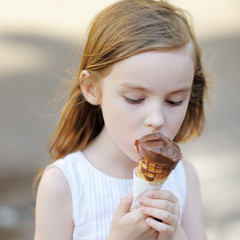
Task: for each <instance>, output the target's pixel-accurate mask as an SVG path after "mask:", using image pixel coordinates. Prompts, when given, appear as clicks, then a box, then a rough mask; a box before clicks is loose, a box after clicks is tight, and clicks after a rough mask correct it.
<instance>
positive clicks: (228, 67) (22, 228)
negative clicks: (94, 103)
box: [0, 0, 240, 240]
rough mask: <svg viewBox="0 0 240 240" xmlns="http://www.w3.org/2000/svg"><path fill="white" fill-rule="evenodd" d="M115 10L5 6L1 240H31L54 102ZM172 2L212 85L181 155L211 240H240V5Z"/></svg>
mask: <svg viewBox="0 0 240 240" xmlns="http://www.w3.org/2000/svg"><path fill="white" fill-rule="evenodd" d="M112 2H114V1H113V0H88V1H84V0H68V1H67V0H62V1H61V0H58V1H56V0H48V1H40V0H22V1H17V0H8V1H4V0H3V1H1V7H0V239H3V240H10V239H11V240H17V239H18V240H22V239H25V240H30V239H33V235H34V205H35V203H34V197H33V195H32V184H33V179H34V176H35V175H36V172H37V170H38V169H40V168H42V167H44V166H45V165H46V164H47V163H48V162H49V156H48V154H47V152H46V150H45V146H46V142H47V139H48V136H49V134H50V133H51V130H52V128H53V126H54V124H55V123H56V120H57V118H58V116H59V111H60V109H61V107H62V104H63V102H64V99H65V95H63V100H61V101H60V102H58V103H57V104H54V101H53V99H54V98H55V96H56V92H58V93H60V95H61V93H62V91H60V90H63V89H64V87H63V86H62V87H59V84H60V83H61V82H63V81H65V80H71V79H73V78H74V76H75V74H76V70H77V67H78V63H79V60H80V50H81V47H82V46H83V40H84V38H85V37H86V34H85V33H86V29H87V26H88V23H89V21H90V20H91V19H92V17H93V16H94V15H95V14H96V13H97V12H98V11H99V10H100V9H102V8H103V7H105V6H107V5H109V4H110V3H112ZM171 2H173V3H176V4H177V5H178V6H180V7H183V8H185V9H187V10H188V11H189V12H190V13H191V15H192V18H193V24H194V27H195V30H196V35H197V37H198V39H199V42H200V46H201V48H202V51H203V59H204V64H205V67H206V69H207V72H208V75H209V77H210V78H211V80H212V84H211V89H210V91H209V104H208V106H207V111H206V116H207V126H206V130H205V132H204V134H203V135H202V136H201V137H200V138H199V139H198V140H195V141H192V142H190V143H188V144H183V145H182V149H183V155H184V157H185V158H186V159H187V160H189V161H190V162H191V163H192V164H193V165H194V166H195V167H196V170H197V172H198V174H199V178H200V184H201V190H202V200H203V210H204V218H205V225H206V231H207V236H208V239H211V240H225V239H228V240H233V239H239V234H240V230H239V229H240V188H239V184H240V157H239V155H240V147H239V145H240V144H239V143H240V141H239V137H240V127H239V122H240V107H239V99H238V96H239V88H240V81H239V80H240V71H239V69H240V14H239V12H240V1H239V0H192V1H190V0H188V1H187V0H175V1H171ZM56 88H57V91H56ZM59 89H60V90H59Z"/></svg>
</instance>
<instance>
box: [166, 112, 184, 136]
mask: <svg viewBox="0 0 240 240" xmlns="http://www.w3.org/2000/svg"><path fill="white" fill-rule="evenodd" d="M185 116H186V109H185V108H184V109H183V110H182V111H180V112H178V113H177V114H175V116H174V117H172V118H170V119H169V121H168V123H169V125H168V129H169V132H168V135H169V138H170V139H171V140H173V139H174V138H175V136H176V135H177V133H178V131H179V129H180V128H181V126H182V123H183V120H184V118H185Z"/></svg>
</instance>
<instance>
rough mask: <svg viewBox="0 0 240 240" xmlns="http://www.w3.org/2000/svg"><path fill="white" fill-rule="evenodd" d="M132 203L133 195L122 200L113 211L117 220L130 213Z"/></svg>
mask: <svg viewBox="0 0 240 240" xmlns="http://www.w3.org/2000/svg"><path fill="white" fill-rule="evenodd" d="M132 201H133V194H129V195H128V196H126V197H124V198H122V199H121V201H120V203H119V205H118V207H117V209H116V211H115V216H116V217H118V218H121V217H123V216H124V215H125V214H126V213H128V212H129V211H130V207H131V205H132Z"/></svg>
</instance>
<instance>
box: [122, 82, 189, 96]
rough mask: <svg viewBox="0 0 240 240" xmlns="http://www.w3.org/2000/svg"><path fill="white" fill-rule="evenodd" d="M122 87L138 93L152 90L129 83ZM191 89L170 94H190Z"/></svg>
mask: <svg viewBox="0 0 240 240" xmlns="http://www.w3.org/2000/svg"><path fill="white" fill-rule="evenodd" d="M120 87H121V88H125V89H132V90H136V91H147V92H151V90H150V89H148V88H145V87H140V86H136V85H132V84H129V83H122V84H120ZM191 88H192V87H191V86H190V87H183V88H180V89H177V90H175V91H173V92H171V93H170V94H176V93H184V92H189V91H190V90H191Z"/></svg>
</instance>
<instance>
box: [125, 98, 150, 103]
mask: <svg viewBox="0 0 240 240" xmlns="http://www.w3.org/2000/svg"><path fill="white" fill-rule="evenodd" d="M124 99H125V101H126V102H127V103H129V104H140V103H142V102H144V101H145V98H139V99H132V98H128V97H124Z"/></svg>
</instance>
